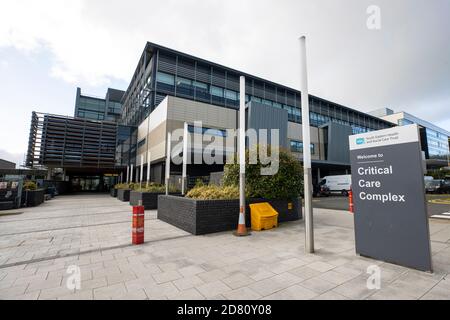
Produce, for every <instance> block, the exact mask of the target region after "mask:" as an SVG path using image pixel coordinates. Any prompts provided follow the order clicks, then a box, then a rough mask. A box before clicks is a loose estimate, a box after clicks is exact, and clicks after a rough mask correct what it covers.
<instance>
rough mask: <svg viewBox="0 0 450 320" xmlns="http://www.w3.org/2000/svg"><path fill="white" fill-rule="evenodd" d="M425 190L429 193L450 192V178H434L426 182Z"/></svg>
mask: <svg viewBox="0 0 450 320" xmlns="http://www.w3.org/2000/svg"><path fill="white" fill-rule="evenodd" d="M425 190H426V192H427V193H440V194H442V193H450V181H449V180H432V181H428V182H427V183H426V184H425Z"/></svg>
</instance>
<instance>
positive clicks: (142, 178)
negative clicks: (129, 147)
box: [139, 154, 144, 185]
mask: <svg viewBox="0 0 450 320" xmlns="http://www.w3.org/2000/svg"><path fill="white" fill-rule="evenodd" d="M143 180H144V155H143V154H141V170H140V171H139V184H141V185H142V181H143Z"/></svg>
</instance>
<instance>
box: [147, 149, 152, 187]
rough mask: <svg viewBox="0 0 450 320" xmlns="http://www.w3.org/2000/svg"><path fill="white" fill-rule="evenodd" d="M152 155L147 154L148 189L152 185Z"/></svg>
mask: <svg viewBox="0 0 450 320" xmlns="http://www.w3.org/2000/svg"><path fill="white" fill-rule="evenodd" d="M151 158H152V154H151V152H150V151H148V152H147V187H148V186H149V185H150V166H151V164H152V160H151Z"/></svg>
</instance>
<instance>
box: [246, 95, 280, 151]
mask: <svg viewBox="0 0 450 320" xmlns="http://www.w3.org/2000/svg"><path fill="white" fill-rule="evenodd" d="M247 106H248V128H252V129H255V130H259V129H267V130H268V143H270V141H271V136H270V130H271V129H278V130H279V137H280V141H279V144H280V147H283V148H286V147H287V127H288V113H287V111H286V110H282V109H276V108H273V107H271V106H267V105H264V104H262V103H257V102H250V103H248V104H247Z"/></svg>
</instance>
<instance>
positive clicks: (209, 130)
mask: <svg viewBox="0 0 450 320" xmlns="http://www.w3.org/2000/svg"><path fill="white" fill-rule="evenodd" d="M188 131H189V132H190V133H195V134H205V133H206V134H208V135H211V136H217V137H223V138H225V137H227V131H226V130H222V129H212V128H205V127H195V126H192V125H189V126H188Z"/></svg>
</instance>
